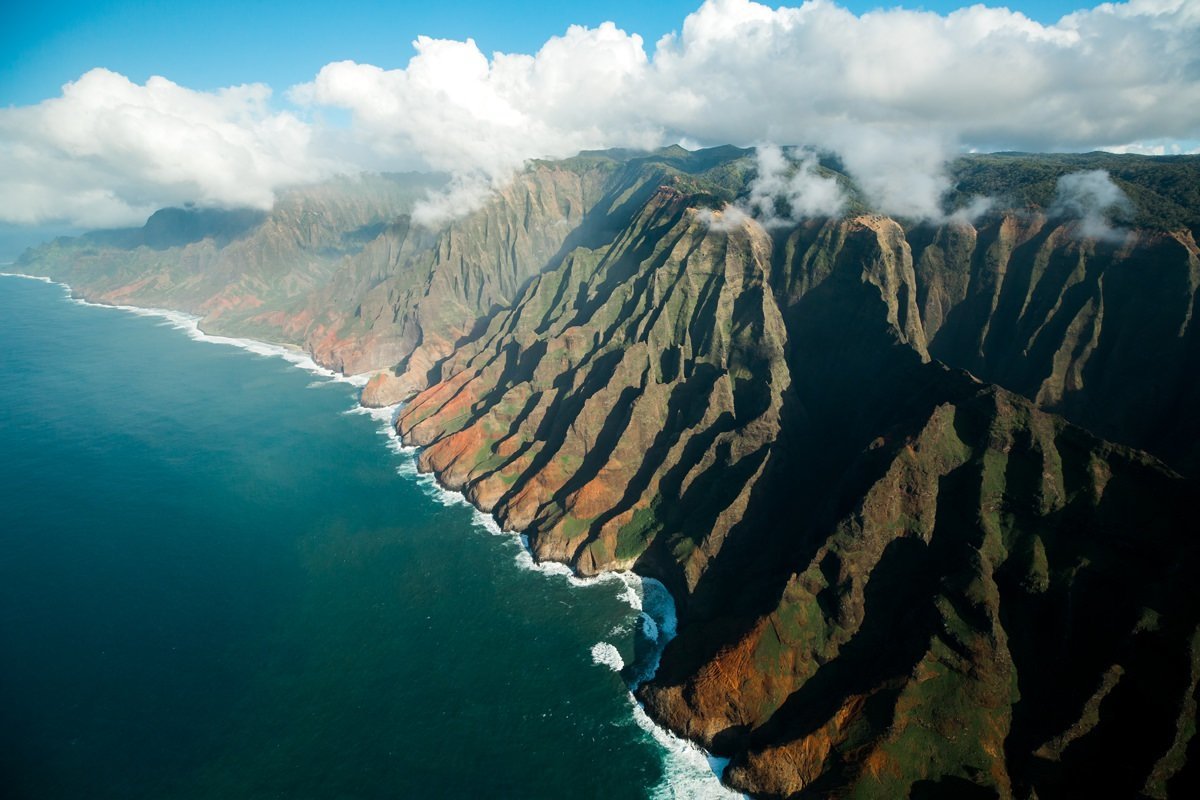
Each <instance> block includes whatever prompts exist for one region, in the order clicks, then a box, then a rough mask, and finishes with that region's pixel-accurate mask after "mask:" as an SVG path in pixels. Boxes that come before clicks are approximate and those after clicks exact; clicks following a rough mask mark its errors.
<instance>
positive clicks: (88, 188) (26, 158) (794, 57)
mask: <svg viewBox="0 0 1200 800" xmlns="http://www.w3.org/2000/svg"><path fill="white" fill-rule="evenodd" d="M1197 41H1200V2H1197V0H1130V2H1127V3H1119V4H1106V5H1102V6H1099V7H1097V8H1095V9H1092V10H1085V11H1079V12H1076V13H1074V14H1070V15H1068V16H1066V17H1064V18H1063V19H1061V20H1060V21H1059V22H1058V23H1056V24H1054V25H1043V24H1041V23H1038V22H1035V21H1033V20H1030V19H1029V18H1027V17H1025V16H1024V15H1022V14H1020V13H1016V12H1012V11H1009V10H1007V9H1003V8H987V7H985V6H982V5H976V6H971V7H968V8H963V9H960V10H958V11H955V12H952V13H950V14H947V15H939V14H937V13H933V12H925V11H909V10H904V9H889V10H877V11H872V12H868V13H865V14H862V15H861V16H856V15H855V14H853V13H851V12H849V11H847V10H846V9H844V8H842V7H840V6H838V5H836V4H835V3H833V2H831V0H810V1H809V2H806V3H804V4H802V5H800V6H798V7H783V8H779V9H772V8H769V7H767V6H764V5H760V4H757V3H753V2H750V1H749V0H708V1H707V2H705V3H704V4H703V5H701V6H700V7H699V8H698V9H697V10H696V11H695V12H693V13H692V14H691V15H689V16H688V17H687V18H686V19H685V20H684V21H683V23H682V27H681V29H680V31H679V32H678V33H675V34H670V35H668V36H665V37H663V38H662V39H660V40H659V41H658V42H657V43H655V44H654V45H653V47H652V48H651V49H648V48H647V46H646V44H645V43H644V42H643V40H642V39H641V37H640V36H638V35H636V34H632V33H626V32H625V31H622V30H621V29H619V28H617V27H616V26H615V25H613V24H612V23H605V24H603V25H600V26H598V27H596V28H585V27H581V26H572V27H570V28H569V29H568V30H567V31H566V32H565V33H564V34H563V35H561V36H556V37H552V38H550V39H549V40H548V41H547V42H546V43H545V44H544V45H543V46H542V47H541V48H540V49H539V50H538V52H537V53H535V54H532V55H524V54H504V53H495V54H492V55H491V56H490V57H489V56H487V55H485V54H484V53H483V52H481V51H480V50H479V48H478V46H477V45H476V44H475V42H474V41H472V40H467V41H465V42H458V41H449V40H437V39H431V38H428V37H420V38H418V40H417V41H416V42H415V43H414V45H415V48H416V55H414V56H413V57H412V59H411V60H410V61H409V62H408V63H407V65H406V66H405V67H403V68H401V69H381V68H380V67H377V66H373V65H370V64H359V63H356V62H353V61H343V62H336V63H332V64H328V65H326V66H325V67H323V68H322V69H321V70H320V72H319V73H318V74H317V75H316V76H315V77H314V79H313V80H312V81H310V82H308V83H304V84H300V85H298V86H295V87H292V88H291V89H290V90H289V91H288V92H286V97H287V98H288V99H289V100H290V101H291V102H292V103H294V104H295V106H296V110H295V111H281V110H277V109H276V108H275V107H273V106H272V105H271V99H270V94H269V90H267V89H266V87H262V86H244V87H234V88H231V89H226V90H222V91H221V92H217V93H202V92H192V91H191V90H188V89H185V88H183V87H178V86H176V85H175V84H171V83H170V82H169V81H166V80H164V79H157V78H156V79H152V80H151V81H149V82H148V83H147V84H146V85H145V86H138V85H136V84H132V83H130V82H128V81H127V80H125V79H124V78H122V77H121V76H119V75H115V74H113V73H104V72H98V71H93V72H89V73H87V74H86V75H85V76H83V78H81V79H80V80H79V81H76V82H75V83H73V84H69V85H68V86H67V87H65V89H64V94H63V96H62V97H59V98H54V99H53V100H48V101H45V102H43V103H41V104H39V105H36V106H30V107H25V108H15V109H12V108H10V109H0V154H3V156H4V166H0V193H2V194H3V195H5V196H8V197H9V199H7V200H0V219H4V220H9V221H40V220H42V219H47V218H52V217H54V216H55V215H57V216H59V217H66V218H73V219H79V220H90V221H91V223H90V224H96V221H100V220H103V219H107V218H113V219H116V218H118V217H122V215H124V217H132V216H133V215H134V214H135V213H141V212H142V210H143V209H145V208H147V207H150V206H153V205H161V204H162V203H163V202H164V201H167V202H180V201H181V200H182V199H195V200H198V201H200V202H203V203H209V204H224V205H231V204H249V205H257V206H259V207H262V206H263V205H264V204H269V202H270V197H271V195H272V193H273V192H274V190H275V189H277V188H278V187H280V186H283V185H287V184H288V183H295V182H300V181H303V180H306V179H314V178H319V177H322V176H323V175H326V174H329V173H330V172H332V171H336V170H339V169H350V168H367V169H379V168H434V169H439V170H446V171H450V172H452V173H454V174H455V175H456V176H457V181H456V195H455V197H454V198H453V202H448V200H447V198H445V197H443V198H439V199H436V200H435V202H433V203H431V204H429V205H428V206H427V207H426V209H425V213H427V215H428V218H427V222H428V223H429V224H431V225H432V224H437V223H438V222H439V221H440V220H441V219H443V218H444V217H445V216H446V215H447V214H452V213H454V212H455V211H456V210H461V209H462V208H464V207H469V206H470V205H471V204H472V203H474V202H478V199H479V198H480V197H481V196H482V195H483V194H484V193H485V192H486V190H487V188H488V187H489V186H493V185H496V184H498V183H501V182H503V181H505V180H507V178H508V177H509V176H510V175H511V173H512V171H513V170H515V169H518V168H519V167H520V166H521V164H522V163H523V162H524V161H525V160H527V159H529V158H534V157H542V156H548V157H562V156H567V155H571V154H573V153H575V152H578V151H579V150H581V149H592V148H603V147H612V146H626V147H628V146H632V147H654V146H658V145H663V144H668V143H672V142H678V141H684V142H688V143H696V144H720V143H734V144H740V145H750V144H765V143H768V142H784V143H789V144H802V145H811V146H815V147H818V148H821V149H825V150H828V151H831V152H834V153H837V154H838V155H839V157H840V158H841V160H842V162H843V163H844V164H845V165H846V168H847V170H848V171H849V172H850V174H851V175H852V176H853V177H854V178H855V180H856V181H857V182H858V183H859V185H860V186H861V188H862V190H863V191H864V193H865V194H866V195H867V196H868V198H869V199H870V200H871V201H872V202H873V203H875V204H876V205H877V207H878V208H879V209H880V210H882V211H885V212H888V213H895V214H900V215H907V216H934V215H937V214H940V213H941V212H942V209H941V205H940V199H941V196H942V194H943V192H944V191H945V189H946V188H947V184H946V180H945V178H944V176H943V173H942V166H943V164H944V162H945V159H946V158H947V157H949V156H950V155H952V154H953V153H955V152H959V151H961V150H963V149H967V148H974V149H980V150H996V149H1018V150H1086V149H1098V148H1113V149H1127V150H1132V151H1139V150H1140V151H1147V152H1153V151H1155V148H1161V147H1164V145H1163V142H1167V143H1168V145H1166V146H1168V147H1176V146H1182V147H1184V148H1187V149H1190V148H1192V147H1195V146H1196V142H1197V140H1200V70H1198V69H1197V66H1196V64H1197V62H1196V60H1195V56H1194V53H1195V43H1196V42H1197ZM122 81H124V84H122V83H121V82H122ZM114 97H118V98H119V101H118V100H114ZM326 108H335V109H342V110H345V111H347V112H349V115H350V117H351V120H352V121H351V124H350V126H349V127H348V128H346V129H340V130H339V129H334V128H333V127H332V126H327V125H324V124H323V123H322V122H321V121H320V118H321V115H322V110H323V109H326ZM189 191H190V192H191V193H192V197H191V198H185V197H184V195H185V194H187V193H188V192H189ZM14 192H16V193H17V194H18V195H22V194H23V195H24V196H28V197H31V198H32V200H31V201H24V202H22V201H18V200H14V199H12V195H13V193H14ZM439 204H440V205H439Z"/></svg>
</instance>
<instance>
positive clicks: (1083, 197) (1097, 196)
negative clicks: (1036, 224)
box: [1048, 169, 1133, 240]
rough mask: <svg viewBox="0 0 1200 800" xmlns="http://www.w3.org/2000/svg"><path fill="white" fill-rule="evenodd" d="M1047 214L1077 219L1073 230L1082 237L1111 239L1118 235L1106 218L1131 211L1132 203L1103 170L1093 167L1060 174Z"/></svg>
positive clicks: (1123, 214) (1130, 212)
mask: <svg viewBox="0 0 1200 800" xmlns="http://www.w3.org/2000/svg"><path fill="white" fill-rule="evenodd" d="M1048 213H1049V214H1050V216H1052V217H1053V216H1064V217H1072V218H1074V219H1078V220H1079V226H1078V227H1077V228H1076V233H1077V234H1078V235H1079V236H1081V237H1083V238H1087V239H1107V240H1113V239H1117V238H1119V237H1120V234H1119V232H1118V231H1117V230H1116V229H1115V228H1113V227H1112V226H1111V225H1110V224H1109V218H1110V217H1113V216H1128V215H1129V214H1132V213H1133V203H1132V202H1131V201H1130V200H1129V197H1128V196H1127V195H1126V194H1125V192H1124V191H1122V190H1121V187H1120V186H1117V185H1116V184H1115V183H1113V180H1112V177H1110V176H1109V174H1108V172H1107V171H1106V170H1102V169H1094V170H1087V171H1083V172H1072V173H1070V174H1068V175H1063V176H1062V177H1060V178H1059V179H1058V185H1057V187H1056V191H1055V195H1054V202H1053V203H1051V205H1050V209H1049V212H1048Z"/></svg>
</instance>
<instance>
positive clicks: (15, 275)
mask: <svg viewBox="0 0 1200 800" xmlns="http://www.w3.org/2000/svg"><path fill="white" fill-rule="evenodd" d="M6 266H7V265H6ZM0 278H24V279H25V280H27V281H41V282H42V283H53V284H58V285H59V286H66V284H65V283H58V281H54V280H50V279H49V278H47V277H45V276H44V275H26V274H25V273H24V272H0Z"/></svg>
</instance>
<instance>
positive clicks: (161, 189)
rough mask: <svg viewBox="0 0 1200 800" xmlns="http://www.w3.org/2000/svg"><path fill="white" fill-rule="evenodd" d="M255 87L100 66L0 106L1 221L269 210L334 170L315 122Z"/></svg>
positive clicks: (96, 222)
mask: <svg viewBox="0 0 1200 800" xmlns="http://www.w3.org/2000/svg"><path fill="white" fill-rule="evenodd" d="M269 99H270V89H269V88H267V87H266V86H263V85H260V84H255V85H247V86H236V87H232V88H228V89H222V90H220V91H217V92H197V91H192V90H191V89H187V88H184V87H182V86H178V85H177V84H174V83H172V82H171V81H169V80H167V79H165V78H159V77H155V78H151V79H150V80H148V81H147V82H146V84H145V85H138V84H135V83H133V82H131V81H130V80H129V79H127V78H125V77H124V76H122V75H118V74H117V73H114V72H110V71H108V70H105V69H94V70H92V71H90V72H88V73H86V74H85V75H83V76H82V77H81V78H80V79H79V80H77V81H75V82H73V83H69V84H67V85H66V86H64V87H63V92H62V95H61V96H60V97H57V98H53V99H50V100H46V101H43V102H42V103H39V104H37V105H34V106H27V107H23V108H8V109H0V165H2V166H0V219H2V220H4V221H7V222H17V223H26V224H33V223H40V222H44V221H46V220H56V219H57V220H69V221H71V222H74V223H76V224H79V225H84V226H92V227H104V226H114V225H127V224H140V223H141V222H143V221H145V219H146V216H147V215H148V214H149V213H151V212H153V211H154V210H155V209H157V208H159V207H161V206H163V205H167V204H172V203H174V204H179V203H184V202H195V203H198V204H200V205H210V206H249V207H255V208H268V207H269V206H270V205H271V203H272V201H273V197H274V190H275V189H276V188H277V187H279V186H281V185H286V184H289V183H297V182H302V181H310V180H312V179H314V178H320V177H322V176H323V175H326V174H329V173H330V172H331V171H333V170H334V168H335V166H334V165H333V164H332V162H329V161H327V160H324V159H321V158H317V157H315V156H314V154H313V153H312V152H311V148H310V146H309V145H310V140H311V131H310V129H309V127H308V125H306V124H305V123H303V122H302V121H300V120H299V119H298V118H297V117H296V116H294V115H293V114H290V113H287V112H278V111H273V110H271V108H270V107H269Z"/></svg>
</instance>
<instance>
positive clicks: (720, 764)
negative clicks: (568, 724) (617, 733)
mask: <svg viewBox="0 0 1200 800" xmlns="http://www.w3.org/2000/svg"><path fill="white" fill-rule="evenodd" d="M629 705H630V706H631V707H632V708H631V710H632V713H633V719H634V722H636V723H637V726H638V727H639V728H641V729H642V730H644V731H645V732H646V733H648V734H649V735H650V736H651V737H652V738H653V739H654V741H656V742H658V745H659V746H660V747H662V749H663V750H665V751H666V752H667V758H666V760H665V763H664V766H665V767H666V774H665V775H663V779H662V781H661V782H660V783H659V784H658V786H655V787H654V789H653V792H652V794H651V796H652V797H654V798H661V800H721V799H722V798H726V799H727V798H739V797H744V795H742V794H740V793H738V792H735V791H733V790H732V789H730V788H728V787H726V786H724V785H722V784H721V783H720V782H719V781H717V780H716V779H715V776H717V775H720V774H721V773H722V772H724V771H725V767H726V766H727V765H728V764H729V759H727V758H716V757H714V756H711V755H709V754H708V753H706V752H705V751H704V750H703V749H701V748H700V747H697V746H696V745H694V744H692V743H691V742H689V741H688V740H686V739H680V738H679V737H678V736H676V735H675V734H673V733H671V732H670V731H668V730H666V729H665V728H660V727H659V726H658V725H655V724H654V720H652V719H650V716H649V715H648V714H647V713H646V710H645V709H644V708H642V706H641V704H639V703H638V702H637V700H635V699H634V697H633V695H632V694H631V695H629Z"/></svg>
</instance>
